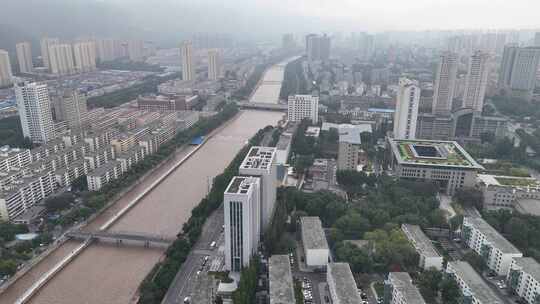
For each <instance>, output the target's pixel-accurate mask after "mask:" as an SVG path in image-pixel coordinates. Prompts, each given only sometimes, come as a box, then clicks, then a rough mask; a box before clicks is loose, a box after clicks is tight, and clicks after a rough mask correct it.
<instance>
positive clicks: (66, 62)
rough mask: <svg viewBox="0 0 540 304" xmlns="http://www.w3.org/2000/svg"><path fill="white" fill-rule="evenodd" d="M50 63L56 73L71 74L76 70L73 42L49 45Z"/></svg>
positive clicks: (52, 70) (51, 68)
mask: <svg viewBox="0 0 540 304" xmlns="http://www.w3.org/2000/svg"><path fill="white" fill-rule="evenodd" d="M48 54H49V60H50V62H49V65H50V71H51V73H53V74H55V75H60V76H62V75H71V74H74V73H75V72H76V69H75V61H74V60H73V47H72V45H71V44H67V43H64V44H54V45H51V46H50V47H49V53H48Z"/></svg>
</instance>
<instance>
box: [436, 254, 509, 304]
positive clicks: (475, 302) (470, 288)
mask: <svg viewBox="0 0 540 304" xmlns="http://www.w3.org/2000/svg"><path fill="white" fill-rule="evenodd" d="M446 273H447V274H449V275H450V276H451V277H452V278H453V279H454V280H455V281H456V283H457V284H458V286H459V289H460V290H461V296H462V303H472V304H503V303H506V302H505V301H503V300H502V299H501V298H500V297H499V296H498V295H497V294H495V292H494V291H493V290H492V289H491V287H490V286H488V284H487V283H486V282H485V281H484V279H483V278H482V277H481V276H480V275H479V274H478V273H476V271H474V269H473V268H472V266H471V265H470V264H469V263H467V262H463V261H450V262H448V264H447V266H446Z"/></svg>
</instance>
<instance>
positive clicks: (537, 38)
mask: <svg viewBox="0 0 540 304" xmlns="http://www.w3.org/2000/svg"><path fill="white" fill-rule="evenodd" d="M534 46H538V47H540V32H536V33H534Z"/></svg>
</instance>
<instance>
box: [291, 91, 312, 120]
mask: <svg viewBox="0 0 540 304" xmlns="http://www.w3.org/2000/svg"><path fill="white" fill-rule="evenodd" d="M287 117H288V120H289V121H301V120H302V119H305V118H307V119H311V122H312V123H314V124H316V123H317V122H318V121H319V96H312V95H291V96H289V100H288V105H287Z"/></svg>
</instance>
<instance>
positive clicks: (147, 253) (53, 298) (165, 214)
mask: <svg viewBox="0 0 540 304" xmlns="http://www.w3.org/2000/svg"><path fill="white" fill-rule="evenodd" d="M282 116H283V113H279V112H263V111H244V112H242V113H241V114H240V115H239V116H238V117H237V118H236V119H235V120H234V121H233V122H231V123H230V124H229V125H227V126H225V127H224V128H223V129H222V130H220V131H219V132H218V133H217V134H216V135H215V136H214V137H212V138H211V139H209V141H208V142H207V143H206V144H205V145H204V146H203V147H202V148H201V149H200V150H199V151H197V152H196V153H195V154H194V155H193V156H192V157H191V158H190V159H188V160H187V161H186V162H185V163H184V164H182V165H181V166H180V167H179V168H178V169H176V170H175V171H174V172H173V173H172V174H171V175H170V176H169V177H168V178H167V179H166V180H164V181H163V182H162V183H161V184H159V185H158V186H157V188H156V189H155V190H153V191H152V192H151V193H149V194H148V195H147V196H145V197H144V198H143V199H142V201H140V202H139V203H138V204H137V205H136V206H135V207H134V208H133V209H132V210H130V211H129V212H128V213H127V214H126V215H125V216H124V217H122V218H121V219H120V220H119V221H118V222H116V223H115V224H114V225H113V226H112V227H111V228H110V230H112V231H123V232H138V233H145V234H154V235H160V236H165V237H173V236H175V235H176V234H177V233H178V232H179V231H180V229H181V227H182V224H183V223H184V222H185V221H186V220H187V219H188V218H189V216H190V212H191V209H193V207H194V206H196V204H197V203H198V202H199V201H200V200H201V199H202V198H203V197H204V196H205V195H206V194H207V191H208V185H209V180H211V178H213V177H214V176H216V175H217V174H220V173H221V172H223V170H224V169H225V167H226V166H227V165H228V164H229V163H230V161H231V160H232V159H233V158H234V156H235V155H236V154H237V153H238V151H239V150H240V149H241V148H242V147H243V146H244V145H245V144H246V143H247V140H248V139H249V138H251V137H252V136H253V135H254V134H255V133H256V132H257V130H259V129H261V128H263V127H265V126H267V125H275V124H276V123H277V121H278V120H279V119H280V118H281V117H282ZM190 149H192V148H188V149H187V150H185V151H182V152H180V153H179V154H178V155H177V159H179V158H181V157H182V156H184V155H185V154H187V153H188V152H189V151H190ZM168 167H169V166H168V165H166V166H164V167H163V168H160V169H159V170H157V171H156V172H155V173H154V174H152V175H151V176H150V178H148V179H147V180H145V182H143V183H141V184H140V185H138V186H137V187H136V188H134V189H133V190H132V191H131V192H130V193H128V194H126V195H125V196H124V197H123V198H122V199H121V200H120V201H118V203H117V204H116V205H115V206H114V207H112V208H111V209H110V211H108V212H106V213H104V214H102V215H101V216H100V217H98V218H97V219H96V220H95V221H94V222H93V223H92V224H90V225H89V226H88V227H87V228H86V229H97V228H98V227H99V226H100V225H101V224H102V223H104V222H105V221H106V220H107V219H108V218H110V216H111V215H112V214H113V213H114V212H115V211H118V210H119V209H121V207H122V206H125V205H126V204H127V203H129V201H130V200H131V199H132V198H133V197H135V196H137V194H138V193H140V192H141V191H142V190H143V189H144V188H145V186H147V185H149V184H150V183H151V182H152V180H153V179H154V178H155V177H157V176H159V175H160V174H162V173H163V172H165V171H166V170H167V169H168ZM75 245H76V243H73V242H68V243H66V244H64V245H62V246H61V247H60V248H59V249H58V250H56V251H55V252H54V253H53V254H52V255H51V256H49V257H47V258H46V259H44V260H43V261H42V262H41V263H40V264H38V265H37V266H36V267H34V268H33V269H32V270H31V271H30V272H28V273H27V274H26V275H25V276H23V277H22V278H21V279H20V280H19V281H17V282H16V283H15V284H14V285H13V286H11V287H10V288H9V289H8V290H6V292H5V293H4V294H2V295H1V296H0V303H2V304H3V303H13V302H14V301H15V300H16V299H17V297H19V296H20V295H21V294H22V293H23V292H24V290H25V289H27V288H28V287H29V286H31V285H32V283H33V282H35V280H36V279H37V278H38V277H39V276H40V275H41V274H42V273H44V272H45V271H47V270H48V269H50V268H51V267H52V266H53V265H54V264H55V263H56V262H57V261H58V260H59V259H60V258H61V257H62V256H64V255H66V254H67V253H69V252H70V251H71V250H72V249H73V248H74V247H75ZM162 255H163V251H162V250H159V249H145V248H140V247H125V246H124V247H116V246H115V245H106V244H96V245H92V246H91V247H89V248H88V249H86V250H85V251H84V252H82V253H81V254H80V255H79V256H78V257H77V258H76V259H75V260H74V261H73V262H72V263H70V264H69V265H68V266H67V267H66V268H65V269H64V270H62V271H61V272H60V273H59V274H58V275H56V276H55V277H54V278H53V279H52V280H51V281H50V282H49V283H48V284H47V285H46V286H45V287H43V288H42V289H41V290H40V291H39V293H38V294H37V295H36V296H34V297H33V298H32V300H31V303H39V304H64V303H65V304H73V303H88V304H90V303H92V304H93V303H107V304H116V303H118V304H125V303H129V302H130V300H132V297H133V296H134V293H135V291H136V290H137V287H138V286H139V284H140V282H141V281H142V279H143V278H144V277H145V276H146V274H147V273H148V272H149V271H150V270H151V269H152V267H153V265H154V264H155V263H156V262H158V261H159V259H160V258H161V257H162Z"/></svg>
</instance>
